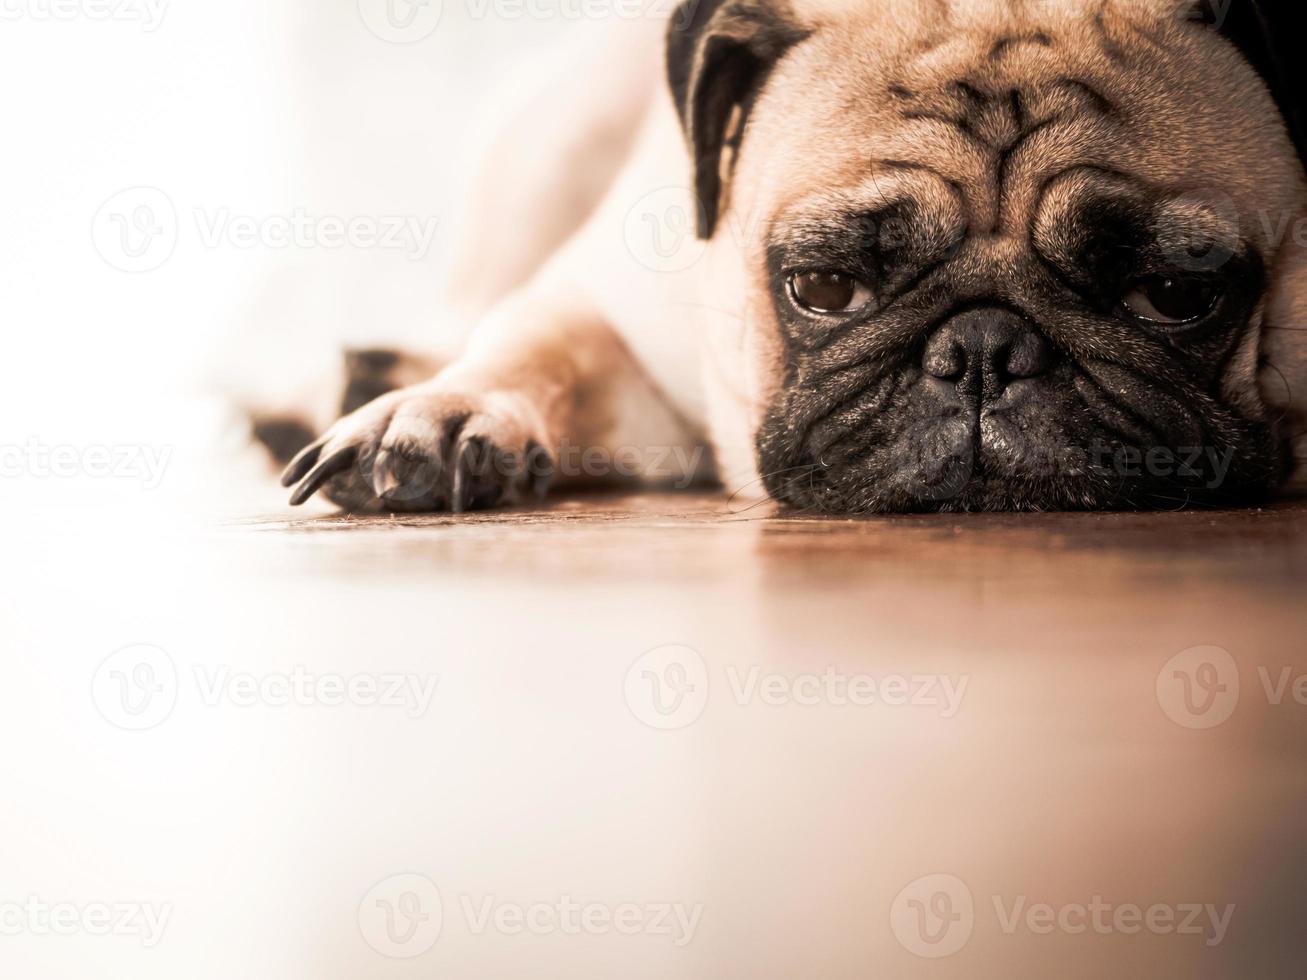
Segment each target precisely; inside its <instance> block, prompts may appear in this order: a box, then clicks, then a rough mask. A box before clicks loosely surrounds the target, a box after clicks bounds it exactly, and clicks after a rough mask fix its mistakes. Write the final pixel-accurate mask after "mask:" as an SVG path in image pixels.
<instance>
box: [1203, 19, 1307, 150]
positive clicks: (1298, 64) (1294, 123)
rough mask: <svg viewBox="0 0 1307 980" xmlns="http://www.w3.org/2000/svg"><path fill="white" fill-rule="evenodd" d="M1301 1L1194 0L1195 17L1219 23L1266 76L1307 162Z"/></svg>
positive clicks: (1306, 79)
mask: <svg viewBox="0 0 1307 980" xmlns="http://www.w3.org/2000/svg"><path fill="white" fill-rule="evenodd" d="M1305 15H1307V11H1304V9H1303V5H1302V2H1301V0H1195V2H1194V4H1193V7H1192V16H1193V17H1194V18H1195V19H1198V20H1201V21H1203V22H1205V23H1207V24H1210V25H1212V26H1213V27H1215V28H1216V29H1217V30H1218V31H1219V32H1220V34H1221V35H1222V36H1223V37H1224V38H1226V39H1227V40H1228V41H1230V42H1231V43H1232V44H1233V45H1234V46H1235V47H1237V48H1238V49H1239V50H1240V51H1241V52H1242V53H1243V56H1244V57H1245V58H1246V59H1248V61H1249V63H1250V64H1251V65H1252V66H1253V68H1255V69H1256V70H1257V72H1258V73H1259V74H1260V75H1261V76H1262V78H1263V79H1264V80H1265V81H1266V84H1267V86H1268V87H1269V88H1270V90H1271V94H1272V95H1273V96H1274V97H1275V101H1276V103H1277V104H1278V105H1279V107H1280V113H1281V115H1283V116H1284V121H1285V125H1287V126H1288V128H1289V135H1290V136H1291V137H1292V138H1293V141H1294V144H1295V145H1296V146H1297V147H1298V157H1299V159H1301V160H1303V161H1305V162H1307V108H1305V107H1304V104H1303V103H1304V101H1307V59H1305V58H1303V56H1302V43H1301V42H1302V33H1301V27H1300V25H1301V23H1302V19H1303V17H1304V16H1305Z"/></svg>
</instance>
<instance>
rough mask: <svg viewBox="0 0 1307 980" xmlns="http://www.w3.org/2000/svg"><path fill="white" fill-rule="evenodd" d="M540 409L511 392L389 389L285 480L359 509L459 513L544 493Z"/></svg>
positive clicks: (548, 470)
mask: <svg viewBox="0 0 1307 980" xmlns="http://www.w3.org/2000/svg"><path fill="white" fill-rule="evenodd" d="M545 442H546V439H545V435H544V432H543V426H542V425H541V423H540V421H539V419H538V416H537V414H536V413H535V412H534V410H533V409H532V408H531V406H530V405H528V404H526V403H525V402H524V401H523V400H522V399H521V398H520V397H518V396H516V395H513V394H511V393H505V392H496V393H490V394H480V395H468V394H462V393H457V392H449V391H439V390H434V389H431V388H427V387H419V388H405V389H401V390H399V391H393V392H390V393H389V394H386V395H382V396H381V397H380V398H378V399H376V400H375V401H372V402H369V403H368V404H366V405H364V406H363V407H362V408H360V409H358V410H356V411H354V412H352V413H351V414H349V415H346V416H345V417H344V418H342V419H340V420H339V421H338V422H336V423H335V424H334V425H333V426H332V427H331V428H330V429H328V430H327V431H326V432H325V433H324V434H323V435H322V436H321V437H320V438H319V439H317V440H316V441H314V442H312V443H310V444H309V445H308V446H306V447H305V448H304V449H303V450H301V452H300V453H299V455H298V456H296V457H295V458H294V459H293V460H291V462H290V464H289V465H288V466H287V467H286V471H285V472H284V473H283V474H282V477H281V482H282V485H283V486H286V487H290V486H292V485H293V486H294V488H295V489H294V490H293V491H292V493H291V498H290V502H291V504H293V505H296V504H302V503H303V502H304V501H306V500H308V499H309V498H310V497H312V496H313V495H314V494H315V493H317V492H318V490H322V491H323V492H324V493H325V494H326V496H327V497H328V498H329V499H330V500H331V501H332V502H333V503H335V504H337V505H339V506H340V507H343V508H345V509H346V510H351V511H380V510H392V511H421V510H451V511H454V512H455V513H458V512H462V511H465V510H472V509H475V508H481V507H493V506H495V505H497V504H514V503H521V502H524V501H526V500H530V499H537V500H538V499H540V498H541V497H543V496H544V494H545V491H546V489H547V488H548V486H549V482H550V479H551V478H552V475H553V464H552V461H551V459H550V457H549V453H548V452H547V450H546V449H545V448H544V445H545Z"/></svg>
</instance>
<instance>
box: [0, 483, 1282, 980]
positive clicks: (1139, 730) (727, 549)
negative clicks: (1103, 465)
mask: <svg viewBox="0 0 1307 980" xmlns="http://www.w3.org/2000/svg"><path fill="white" fill-rule="evenodd" d="M26 533H27V537H26V538H24V539H22V540H25V541H26V544H25V545H23V544H21V543H20V545H19V547H20V549H21V548H24V547H25V548H26V550H25V551H24V554H25V555H26V559H25V564H24V569H25V571H24V575H25V576H26V577H27V579H28V580H29V584H31V585H35V586H38V588H37V589H36V590H34V591H32V592H31V594H34V595H35V594H39V595H43V596H46V597H47V598H46V599H43V600H41V602H43V603H45V604H44V605H42V606H41V607H40V609H41V610H43V612H42V614H41V615H40V616H32V615H28V616H26V617H23V616H21V615H20V616H19V618H18V622H19V623H20V624H21V623H24V622H26V623H28V628H27V629H26V630H24V629H22V628H20V629H19V631H18V635H17V638H16V640H15V642H16V643H18V644H19V646H20V647H21V649H23V650H25V651H28V658H27V660H25V661H24V662H25V663H29V664H30V665H31V668H30V671H31V673H30V676H31V677H32V678H35V677H38V676H45V674H48V673H49V672H51V671H60V672H62V673H61V674H60V676H64V675H66V677H65V680H66V683H64V682H61V683H62V684H63V688H62V689H63V690H64V691H65V693H64V694H63V695H61V696H59V697H54V696H52V695H51V694H50V693H49V684H50V682H49V681H48V680H47V681H43V682H42V683H41V684H36V683H34V682H33V683H25V681H24V676H25V675H24V673H23V670H22V669H20V670H19V671H18V673H17V674H16V675H14V676H11V677H10V682H11V683H10V685H9V688H8V690H6V691H3V692H0V714H3V715H4V716H5V717H6V718H7V719H8V722H7V723H8V724H12V725H15V726H18V728H16V729H15V730H14V731H13V732H11V733H10V745H11V746H13V747H15V750H14V751H12V752H10V754H9V760H8V761H7V763H6V771H7V772H9V774H10V775H9V777H8V778H9V780H10V782H11V785H12V786H14V787H16V789H15V791H14V792H13V793H11V794H10V795H11V802H10V804H9V810H10V812H9V814H8V815H6V816H0V828H3V826H5V824H6V822H7V821H17V822H18V823H20V824H21V825H22V826H27V827H31V826H39V827H42V828H43V834H44V835H45V839H46V840H47V841H48V844H47V845H46V846H44V847H38V848H32V847H28V848H26V849H24V850H21V851H18V852H14V853H12V854H6V855H5V857H4V858H2V859H0V862H3V868H4V870H5V871H6V877H7V878H8V879H9V880H10V881H12V882H14V883H15V885H14V887H15V888H25V889H31V890H33V891H37V892H38V893H39V894H51V893H52V892H57V891H59V889H60V888H63V887H71V886H69V883H70V882H71V883H73V884H74V885H76V887H77V889H78V890H79V891H78V893H79V894H80V893H82V892H87V893H90V894H99V893H101V892H103V891H104V890H105V889H106V888H109V887H110V885H107V884H106V882H107V883H112V888H113V889H117V890H118V891H114V892H113V894H118V892H121V891H124V890H125V891H126V892H128V893H130V894H128V895H126V897H138V898H141V899H146V898H149V897H151V896H155V897H158V898H160V899H167V900H170V901H172V902H174V903H175V905H176V910H175V912H174V918H173V924H172V926H170V929H171V930H172V931H171V932H170V934H169V937H168V939H169V941H167V942H164V943H161V944H159V945H158V946H157V947H154V948H151V949H142V948H140V947H139V946H137V945H134V944H108V943H106V944H104V945H102V946H99V947H96V950H97V952H96V953H95V956H96V957H97V961H98V962H100V963H101V964H102V966H103V969H104V972H105V975H131V976H134V977H137V978H153V977H160V978H163V977H176V976H185V975H188V971H189V970H190V966H191V965H192V964H193V962H194V957H195V955H196V950H197V949H204V950H208V951H209V952H208V953H206V954H205V955H206V956H207V957H208V958H209V960H210V962H211V963H212V964H221V966H222V971H223V975H230V976H257V977H264V976H276V977H279V978H301V977H303V978H306V980H307V978H312V980H360V978H374V977H375V978H423V980H429V978H431V977H437V976H438V977H447V978H459V980H462V978H468V980H480V978H485V977H494V978H496V980H501V978H517V977H521V978H532V980H536V978H541V977H559V978H563V977H566V978H576V977H619V976H620V977H622V978H624V980H627V978H649V980H669V978H677V980H681V978H703V980H720V978H727V977H738V978H747V980H771V978H775V980H782V978H784V980H790V978H794V977H822V978H850V980H854V978H856V980H867V978H876V980H880V978H886V980H896V978H931V980H952V978H958V980H961V978H966V980H991V978H992V980H1012V978H1017V980H1020V978H1040V980H1043V978H1047V977H1058V978H1070V980H1079V978H1084V980H1103V978H1107V977H1148V978H1185V980H1190V978H1198V980H1206V978H1210V980H1218V978H1219V980H1229V978H1241V980H1242V978H1255V980H1280V978H1284V980H1289V978H1295V980H1301V977H1302V976H1303V972H1302V971H1303V964H1304V963H1307V931H1304V930H1303V928H1302V921H1303V908H1304V907H1305V905H1307V839H1305V838H1304V834H1303V828H1304V826H1307V765H1304V762H1305V756H1307V705H1304V704H1303V703H1300V702H1299V701H1298V700H1296V699H1295V691H1296V693H1297V694H1298V695H1300V696H1302V697H1303V698H1304V700H1307V681H1304V682H1299V681H1298V678H1300V677H1302V676H1303V675H1304V674H1307V642H1305V638H1307V603H1305V602H1304V586H1305V585H1307V505H1303V504H1301V503H1293V504H1284V505H1280V506H1277V507H1274V508H1271V509H1265V510H1250V511H1239V512H1228V513H1226V512H1222V513H1213V512H1197V511H1194V512H1184V513H1170V514H1034V515H1019V516H1018V515H968V516H913V517H906V516H905V517H882V518H869V519H863V520H840V521H828V520H818V519H813V518H809V517H803V516H781V515H777V514H775V513H772V512H771V510H770V508H769V507H765V506H759V507H753V508H749V509H745V508H743V507H739V506H734V505H732V504H731V503H729V502H728V501H726V500H724V499H722V498H719V497H715V496H711V495H648V496H631V497H623V496H611V497H589V498H584V499H578V500H573V501H566V500H563V501H558V502H555V503H553V504H551V505H550V506H548V507H547V508H545V509H543V510H540V511H532V512H529V513H511V512H490V513H485V514H475V515H470V516H464V517H450V516H430V517H403V518H391V517H386V518H367V519H356V518H345V517H339V516H332V515H330V514H327V513H325V512H321V511H320V512H317V513H309V514H306V513H304V512H302V511H291V510H289V509H279V510H274V511H271V512H267V513H265V514H264V516H260V517H245V518H237V519H235V520H228V521H225V522H223V523H222V524H221V525H219V526H210V527H205V528H194V527H191V528H181V527H178V528H172V529H170V530H167V531H166V532H165V531H160V532H159V533H156V534H153V535H142V534H141V533H140V531H139V530H137V529H134V528H131V527H124V528H122V529H120V530H113V531H112V532H107V531H106V530H105V529H104V527H103V525H101V527H100V530H99V532H98V533H101V534H105V533H113V534H118V535H119V537H117V538H115V539H114V541H112V542H108V541H98V542H97V544H96V545H95V546H94V547H88V546H87V544H86V539H85V538H84V537H82V536H81V534H80V532H79V533H77V534H74V533H73V532H72V531H69V530H64V531H62V532H53V531H50V530H48V529H46V528H30V529H29V530H28V531H27V532H26ZM127 561H130V569H131V571H130V572H129V573H127V572H124V567H125V566H124V562H127ZM60 596H62V597H64V598H63V599H60V598H59V597H60ZM71 596H76V600H75V601H69V597H71ZM6 601H7V602H9V604H10V606H11V607H12V608H11V609H10V611H11V612H19V613H21V612H23V610H20V609H18V607H17V600H16V599H13V598H12V597H11V598H10V599H9V600H6ZM29 612H30V610H29ZM129 643H149V644H154V645H156V646H157V647H159V648H160V649H162V650H165V651H167V654H168V656H169V657H170V659H171V663H172V664H174V665H175V668H176V672H177V677H178V681H177V684H178V694H177V698H176V704H175V708H173V709H172V711H171V713H170V714H168V715H167V716H166V717H165V718H164V719H163V720H161V721H159V723H158V724H157V726H155V727H152V728H151V729H149V730H147V731H119V730H115V728H114V727H113V726H112V725H110V724H106V723H105V722H104V721H103V720H102V719H101V718H99V717H97V716H96V715H95V713H94V712H93V711H91V709H90V702H89V700H88V698H87V694H86V691H87V685H88V680H87V679H88V678H89V677H90V676H91V674H92V673H93V672H94V671H95V670H96V665H97V664H99V663H100V661H101V660H102V659H103V657H104V656H105V654H106V653H107V652H108V650H110V649H113V648H114V647H115V646H122V645H126V644H129ZM69 651H82V652H81V653H78V654H77V655H76V656H72V657H71V658H70V654H69ZM296 670H301V671H308V672H309V673H311V674H313V675H315V676H326V677H336V678H344V679H345V680H346V681H348V680H349V679H351V678H357V677H360V676H362V677H371V678H380V679H383V680H384V679H385V678H389V677H411V678H429V679H432V680H433V683H435V687H434V696H433V698H432V699H431V701H430V703H429V706H427V707H425V708H423V709H422V710H414V705H413V703H412V702H406V703H405V704H403V705H399V706H390V707H387V706H385V705H377V704H373V705H360V704H353V703H351V704H346V705H343V706H341V705H339V704H338V703H337V702H331V703H328V702H327V701H325V700H319V701H311V703H308V704H305V705H300V704H296V703H292V704H284V703H279V702H277V701H274V700H272V699H271V698H269V697H265V696H256V697H255V698H254V702H253V703H249V702H248V699H246V701H245V702H240V703H238V699H237V698H236V697H235V695H234V694H233V693H232V692H233V691H234V690H235V689H234V688H231V689H222V690H220V691H219V694H218V695H214V694H213V693H212V690H211V679H212V678H214V677H219V676H221V677H236V676H249V677H253V678H255V679H256V680H257V679H259V678H267V677H273V676H287V675H289V674H291V673H292V672H294V671H296ZM43 672H44V673H43ZM1295 685H1297V686H1296V688H1295ZM224 690H225V693H223V691H224ZM206 691H208V693H207V694H206ZM52 718H56V719H59V724H58V725H57V726H55V727H54V728H52V727H51V726H50V719H52ZM19 729H21V731H20V730H19ZM22 731H27V732H36V731H40V732H44V733H45V734H44V735H43V736H42V741H41V745H42V746H44V748H42V749H40V753H39V754H38V756H32V755H31V754H30V753H27V752H25V751H22V750H21V749H20V748H18V747H20V746H22V745H23V744H24V739H26V738H27V736H23V735H22ZM56 732H57V733H58V734H54V733H56ZM36 758H39V759H40V760H41V761H40V762H39V764H38V762H37V761H35V759H36ZM42 882H44V884H42ZM51 882H54V884H51ZM60 883H62V884H60ZM415 883H416V884H415ZM26 893H27V892H26V891H23V892H21V894H26ZM415 896H416V897H415ZM3 897H4V896H3V895H0V898H3ZM111 897H112V896H111ZM566 901H574V902H578V903H581V904H583V905H585V904H587V903H588V904H592V905H595V906H596V907H598V908H599V909H600V912H601V913H602V912H603V910H605V909H606V910H608V912H609V913H610V914H611V913H613V910H615V909H617V908H618V907H622V906H625V905H629V904H632V903H634V904H635V905H638V906H640V907H641V908H645V907H646V906H651V905H668V906H670V907H674V908H679V909H681V910H682V912H684V913H685V915H687V916H689V917H691V918H693V913H694V910H695V909H698V913H697V918H695V919H694V926H693V928H692V929H686V928H681V929H680V931H679V932H678V931H676V930H673V931H671V932H665V931H660V930H658V929H655V928H654V927H653V925H652V924H651V923H650V922H649V921H648V920H639V921H638V922H637V927H638V928H636V929H635V934H629V935H628V934H625V933H622V932H618V931H617V930H616V929H615V928H612V927H608V928H604V927H602V926H601V925H595V924H594V923H592V925H593V926H594V927H593V928H590V929H581V930H580V931H568V930H567V929H565V928H563V927H562V926H560V925H559V924H558V922H557V920H556V919H551V918H549V915H550V914H551V913H548V912H545V913H541V914H542V915H544V916H545V918H544V919H542V920H541V923H540V924H539V926H540V927H539V928H538V929H536V930H535V931H532V930H531V929H516V930H515V929H514V928H513V927H512V921H513V920H512V917H511V908H512V907H516V908H518V909H519V910H520V909H522V908H530V907H534V906H536V905H541V906H542V907H544V908H546V909H552V908H556V907H557V906H558V905H559V904H560V903H564V902H566ZM487 902H488V903H489V904H488V905H487V904H486V903H487ZM406 903H407V904H406ZM413 903H416V904H413ZM506 905H507V906H509V907H510V912H509V913H506V914H508V916H509V917H508V918H507V919H495V918H493V917H492V918H491V919H490V920H486V919H485V918H484V917H483V915H482V912H483V911H484V910H485V909H486V908H491V909H496V910H497V909H501V908H502V907H505V906H506ZM1045 906H1047V909H1045ZM1096 906H1101V907H1102V908H1104V909H1106V911H1100V919H1101V920H1102V921H1101V922H1099V923H1098V924H1097V925H1095V924H1094V923H1095V920H1094V919H1093V918H1092V915H1093V912H1092V909H1094V908H1095V907H1096ZM1191 907H1194V908H1198V909H1199V910H1200V911H1201V915H1198V916H1196V917H1195V918H1194V919H1193V920H1192V921H1189V926H1188V928H1185V929H1181V928H1180V925H1181V923H1182V922H1184V921H1186V920H1187V917H1188V915H1189V909H1190V908H1191ZM403 908H410V910H412V909H417V910H418V911H419V912H420V913H421V914H420V915H418V916H417V917H415V918H414V919H413V922H414V923H418V922H420V923H422V924H423V925H422V926H421V928H418V929H417V932H416V935H417V937H418V938H417V939H415V940H413V941H412V942H411V943H410V944H409V945H404V943H402V942H400V943H399V945H396V943H397V942H399V940H397V939H396V938H395V937H396V935H399V933H395V934H392V932H387V931H386V929H387V923H386V922H385V921H383V920H378V918H377V916H378V915H381V912H380V911H378V910H382V909H403ZM1131 909H1134V910H1135V911H1134V912H1133V913H1132V912H1131ZM1149 909H1153V912H1152V913H1150V915H1151V917H1150V918H1149V919H1148V920H1147V921H1148V923H1150V925H1145V926H1140V925H1139V922H1140V918H1139V917H1140V916H1142V915H1144V914H1145V912H1146V911H1147V910H1149ZM1209 909H1210V910H1212V911H1211V912H1210V914H1209V911H1207V910H1209ZM1168 910H1170V911H1169V912H1168ZM1132 915H1133V916H1134V917H1133V918H1132ZM1168 915H1169V916H1171V917H1173V919H1174V921H1173V922H1172V923H1171V925H1168V924H1167V923H1168V921H1171V920H1170V919H1168ZM1050 916H1051V921H1052V923H1053V924H1052V926H1051V927H1049V926H1048V921H1050ZM1085 916H1090V918H1088V919H1086V918H1085ZM1113 916H1117V917H1116V918H1113ZM600 918H602V914H600ZM487 921H489V924H487ZM672 921H675V920H674V919H673V920H672ZM595 922H599V919H596V920H595ZM1086 922H1087V923H1088V925H1087V926H1086V927H1084V928H1080V927H1079V925H1082V924H1084V923H1086ZM641 923H643V924H641ZM1214 923H1215V924H1214ZM392 924H393V923H392ZM433 924H434V925H435V927H437V931H438V934H439V938H438V939H433V938H432V935H431V929H432V925H433ZM1100 926H1101V928H1100ZM415 928H417V927H416V926H415ZM400 932H401V933H402V932H403V930H400ZM405 934H406V933H405ZM424 937H425V938H424ZM400 938H401V939H402V938H403V937H402V935H400ZM428 940H430V941H429V942H428ZM4 942H5V939H4V938H3V937H0V944H3V943H4ZM3 948H4V947H3V946H0V955H3V952H2V950H3ZM12 948H13V949H18V950H20V951H21V950H23V949H25V948H26V947H21V946H15V947H12ZM63 949H64V947H52V946H49V945H48V944H47V945H46V946H40V947H38V946H33V947H32V952H31V954H30V957H29V958H27V959H24V958H23V956H22V955H21V953H20V955H19V956H18V957H17V966H16V967H15V968H16V969H18V974H16V975H28V974H24V972H23V969H21V968H23V967H25V968H27V970H28V972H29V973H30V974H31V975H37V974H36V973H32V972H31V971H32V970H35V969H36V968H37V967H38V966H41V965H48V963H49V957H50V956H51V955H52V950H59V951H62V950H63ZM943 954H948V955H943ZM43 957H44V959H43ZM42 975H67V976H73V975H75V971H71V969H70V972H65V973H63V974H60V973H58V971H57V970H56V971H55V972H53V973H46V974H42ZM215 975H216V974H215Z"/></svg>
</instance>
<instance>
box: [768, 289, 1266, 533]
mask: <svg viewBox="0 0 1307 980" xmlns="http://www.w3.org/2000/svg"><path fill="white" fill-rule="evenodd" d="M784 402H785V404H784V405H783V406H782V407H781V409H780V411H779V412H778V413H776V418H775V419H774V420H773V422H770V423H769V424H768V425H767V426H765V427H764V430H763V432H762V434H761V437H760V439H759V451H760V462H761V466H762V472H763V474H764V482H765V483H766V485H767V487H768V490H769V491H770V493H771V494H772V496H773V497H775V498H777V499H778V500H781V501H783V502H785V503H788V504H792V505H794V506H797V507H801V508H805V509H811V510H816V511H819V512H824V513H867V512H886V511H906V512H910V511H965V510H1112V509H1145V508H1146V509H1180V508H1183V507H1186V506H1216V505H1223V504H1234V503H1247V502H1250V501H1252V500H1255V499H1257V498H1259V497H1262V496H1264V495H1266V494H1267V493H1268V492H1269V491H1270V490H1271V489H1273V488H1274V486H1275V485H1276V483H1277V482H1278V478H1279V462H1278V459H1279V454H1278V452H1277V451H1276V446H1275V441H1274V439H1273V436H1272V433H1271V430H1270V427H1269V426H1267V425H1265V424H1262V423H1257V422H1251V421H1249V420H1247V419H1244V418H1242V417H1241V416H1239V415H1237V414H1236V413H1234V412H1232V411H1230V410H1229V409H1227V408H1225V407H1224V406H1222V405H1220V404H1219V403H1218V402H1217V401H1216V400H1215V399H1213V398H1212V397H1211V396H1209V395H1207V394H1205V393H1203V392H1202V391H1201V390H1199V389H1197V388H1193V389H1191V388H1189V387H1187V386H1184V385H1181V384H1178V383H1172V384H1168V385H1163V384H1158V383H1156V382H1152V381H1149V380H1147V379H1145V378H1143V377H1141V376H1140V375H1139V374H1137V373H1136V372H1134V371H1131V370H1128V369H1126V368H1124V367H1122V366H1120V365H1117V364H1114V363H1111V362H1109V361H1106V360H1101V361H1100V360H1087V361H1083V362H1077V361H1075V360H1073V359H1072V358H1071V357H1070V356H1068V355H1066V354H1065V353H1063V352H1060V351H1058V350H1056V349H1054V347H1053V346H1052V345H1050V344H1049V343H1048V342H1047V340H1046V339H1045V338H1044V337H1043V335H1042V334H1040V333H1039V332H1038V331H1037V330H1034V329H1032V328H1031V327H1030V326H1029V325H1028V324H1027V323H1025V322H1023V321H1022V320H1021V319H1020V318H1019V317H1016V316H1012V315H1008V314H1001V315H995V314H994V312H993V311H982V312H980V313H979V314H977V315H974V316H971V315H969V316H966V317H960V318H957V319H956V321H955V322H953V325H952V327H951V328H950V329H949V330H946V331H939V332H937V333H936V334H935V335H933V336H932V339H931V340H930V342H928V343H927V344H926V346H925V348H924V349H923V350H921V351H920V352H914V354H913V355H912V357H911V358H908V359H905V360H904V361H903V362H901V363H899V364H896V365H895V366H893V367H892V368H885V367H883V366H882V367H881V369H879V370H877V371H875V372H864V373H863V375H861V376H860V377H858V378H856V379H855V380H854V381H852V382H851V384H850V386H849V387H848V388H847V389H845V390H840V388H839V386H838V385H835V386H831V385H827V386H825V387H824V388H823V390H821V391H817V390H812V391H808V390H804V389H803V388H801V387H793V388H791V389H790V390H788V391H787V393H786V398H785V399H784Z"/></svg>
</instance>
